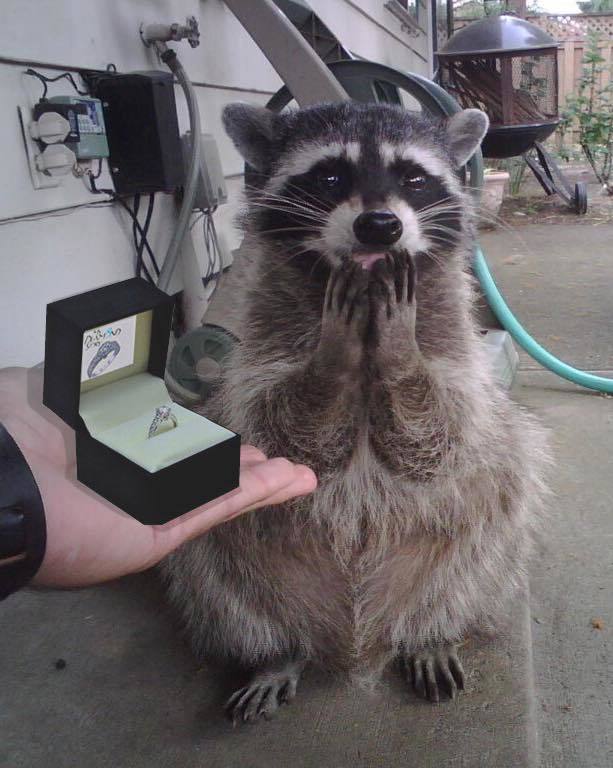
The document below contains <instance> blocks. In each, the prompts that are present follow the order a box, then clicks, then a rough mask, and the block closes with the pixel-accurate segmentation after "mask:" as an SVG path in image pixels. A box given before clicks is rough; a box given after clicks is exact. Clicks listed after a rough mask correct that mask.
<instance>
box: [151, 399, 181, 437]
mask: <svg viewBox="0 0 613 768" xmlns="http://www.w3.org/2000/svg"><path fill="white" fill-rule="evenodd" d="M168 421H170V422H171V423H172V428H173V429H174V427H176V426H177V424H178V422H177V417H176V416H175V415H174V413H173V412H172V410H171V408H170V406H169V405H160V406H159V408H156V409H155V416H154V417H153V421H152V422H151V426H150V427H149V434H148V435H147V437H153V436H154V435H155V434H156V432H157V430H158V428H159V427H160V426H161V425H162V424H163V423H164V422H168Z"/></svg>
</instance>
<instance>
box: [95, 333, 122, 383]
mask: <svg viewBox="0 0 613 768" xmlns="http://www.w3.org/2000/svg"><path fill="white" fill-rule="evenodd" d="M120 349H121V347H120V346H119V343H118V342H116V341H105V342H104V344H101V345H100V347H99V349H98V351H97V352H96V354H95V355H94V357H93V358H92V360H91V362H90V364H89V365H88V366H87V375H88V377H89V378H90V379H93V378H95V377H96V376H100V374H101V373H104V372H105V371H106V369H107V368H108V367H109V365H110V364H111V363H112V362H113V360H114V359H115V358H116V357H117V355H118V354H119V351H120Z"/></svg>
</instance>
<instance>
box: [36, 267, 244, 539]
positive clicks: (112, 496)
mask: <svg viewBox="0 0 613 768" xmlns="http://www.w3.org/2000/svg"><path fill="white" fill-rule="evenodd" d="M173 305H174V299H173V298H172V297H171V296H168V295H167V294H166V293H164V292H163V291H160V290H159V289H158V288H156V287H155V286H153V285H150V284H149V283H148V282H146V281H145V280H142V279H140V278H138V277H137V278H132V279H131V280H125V281H123V282H121V283H114V284H112V285H106V286H104V287H102V288H97V289H95V290H93V291H87V292H86V293H81V294H79V295H77V296H71V297H69V298H67V299H62V300H60V301H55V302H53V303H51V304H48V305H47V324H46V339H45V379H44V389H43V403H44V405H46V406H47V407H48V408H50V409H51V410H52V411H54V413H56V414H57V415H58V416H59V417H60V418H61V419H63V420H64V421H65V422H66V423H67V424H69V425H70V426H71V427H72V428H73V429H74V430H75V432H76V455H77V478H78V480H79V481H80V482H82V483H83V484H84V485H86V486H88V487H89V488H91V489H92V490H93V491H95V492H96V493H98V494H99V495H100V496H102V497H104V498H105V499H107V500H108V501H110V502H111V503H113V504H115V505H116V506H117V507H119V508H120V509H123V510H124V511H125V512H127V513H128V514H129V515H132V517H135V518H136V519H137V520H140V521H141V522H142V523H146V524H150V525H151V524H153V525H155V524H163V523H166V522H168V521H169V520H172V519H173V518H176V517H178V516H179V515H182V514H184V513H185V512H188V511H190V510H192V509H195V508H196V507H198V506H200V505H201V504H206V503H207V502H209V501H212V500H213V499H215V498H217V497H219V496H222V495H224V494H226V493H228V492H229V491H232V490H234V489H236V488H237V487H238V484H239V471H240V435H238V434H236V433H234V432H232V431H230V430H229V429H226V428H225V427H222V426H220V425H218V424H215V423H214V422H212V421H209V420H208V419H206V418H205V417H204V416H202V415H200V414H199V413H195V412H194V411H190V410H188V409H187V408H183V407H182V406H180V405H178V404H177V403H173V402H172V400H171V398H170V394H169V393H168V390H167V389H166V385H165V383H164V372H165V369H166V358H167V352H168V343H169V337H170V326H171V318H172V310H173Z"/></svg>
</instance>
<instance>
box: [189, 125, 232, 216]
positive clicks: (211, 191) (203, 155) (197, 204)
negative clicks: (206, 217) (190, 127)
mask: <svg viewBox="0 0 613 768" xmlns="http://www.w3.org/2000/svg"><path fill="white" fill-rule="evenodd" d="M200 146H201V152H200V174H199V178H198V185H197V187H196V197H195V199H194V208H199V209H200V210H206V209H208V208H217V206H218V205H223V204H224V203H227V202H228V189H227V187H226V179H225V177H224V175H223V170H222V168H221V158H220V157H219V150H218V148H217V142H216V141H215V137H214V136H213V135H212V134H210V133H202V134H200ZM181 147H182V150H183V167H184V170H185V178H187V174H188V173H189V158H190V154H191V147H192V138H191V134H190V133H189V132H188V133H185V134H183V136H181Z"/></svg>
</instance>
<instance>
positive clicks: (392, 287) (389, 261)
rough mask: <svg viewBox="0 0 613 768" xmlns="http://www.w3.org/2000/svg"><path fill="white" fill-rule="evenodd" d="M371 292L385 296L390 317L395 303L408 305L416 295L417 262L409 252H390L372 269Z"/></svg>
mask: <svg viewBox="0 0 613 768" xmlns="http://www.w3.org/2000/svg"><path fill="white" fill-rule="evenodd" d="M372 277H373V279H372V282H371V293H375V294H378V295H379V296H382V297H384V298H385V300H386V303H387V309H388V317H390V315H391V311H392V306H393V304H394V303H395V304H400V305H406V304H411V303H412V302H413V297H414V295H415V264H414V262H413V259H412V258H411V256H410V255H409V254H408V253H404V252H401V253H394V254H388V255H387V256H386V257H385V258H384V259H381V260H379V261H378V262H377V263H376V264H375V266H374V267H373V270H372Z"/></svg>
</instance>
